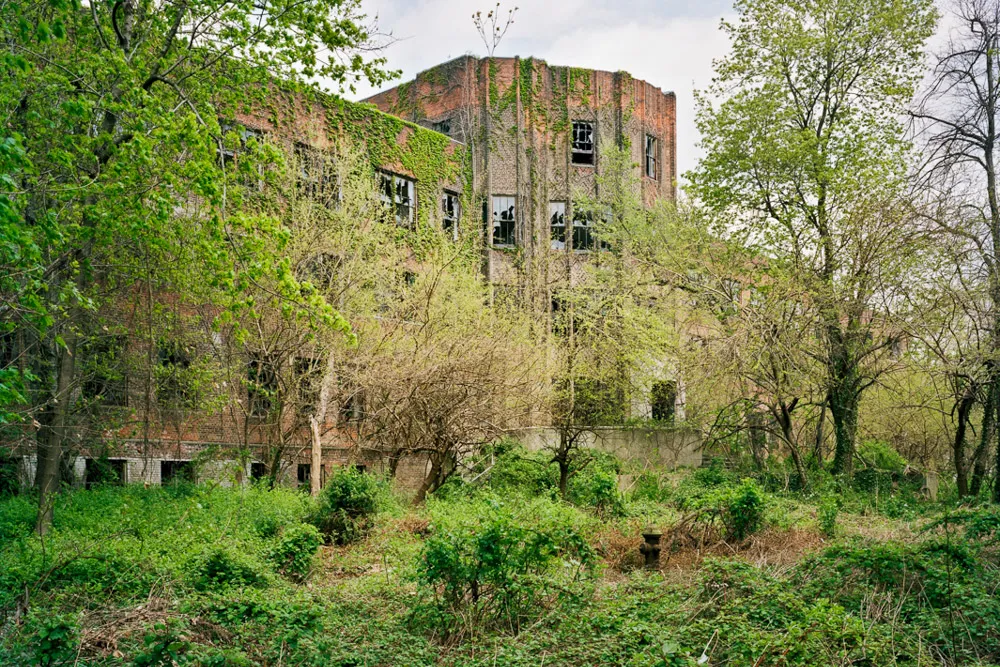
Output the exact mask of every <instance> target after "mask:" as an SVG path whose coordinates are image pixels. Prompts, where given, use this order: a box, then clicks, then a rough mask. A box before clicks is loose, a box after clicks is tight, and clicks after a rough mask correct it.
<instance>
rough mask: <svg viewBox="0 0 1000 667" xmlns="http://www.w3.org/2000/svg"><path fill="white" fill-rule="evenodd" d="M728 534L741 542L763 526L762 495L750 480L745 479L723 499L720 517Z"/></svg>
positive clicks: (755, 484)
mask: <svg viewBox="0 0 1000 667" xmlns="http://www.w3.org/2000/svg"><path fill="white" fill-rule="evenodd" d="M722 520H723V523H725V524H726V530H727V532H728V534H729V535H730V536H731V537H732V538H733V539H735V540H738V541H742V540H744V539H746V538H747V537H748V536H750V535H752V534H754V533H756V532H757V531H759V530H760V529H761V528H762V527H763V526H764V494H763V492H762V491H761V490H760V487H759V486H757V483H756V482H754V481H753V480H751V479H745V480H743V482H742V483H740V485H739V486H738V487H736V488H735V489H733V490H732V491H731V492H730V493H729V494H728V497H726V498H725V502H724V509H723V515H722Z"/></svg>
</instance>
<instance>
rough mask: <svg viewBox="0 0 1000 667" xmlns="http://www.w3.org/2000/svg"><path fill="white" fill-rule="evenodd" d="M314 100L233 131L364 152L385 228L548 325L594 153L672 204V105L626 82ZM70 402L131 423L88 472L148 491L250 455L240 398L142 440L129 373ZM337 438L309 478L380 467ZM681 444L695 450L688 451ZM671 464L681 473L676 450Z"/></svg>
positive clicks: (436, 82)
mask: <svg viewBox="0 0 1000 667" xmlns="http://www.w3.org/2000/svg"><path fill="white" fill-rule="evenodd" d="M318 101H319V103H315V100H314V103H310V104H306V103H303V101H302V100H300V99H296V100H293V101H292V102H291V104H290V105H286V107H285V108H286V109H287V111H286V112H285V113H284V117H283V118H281V119H275V118H274V111H273V110H269V111H268V112H267V113H260V114H255V113H246V114H241V115H240V117H239V118H238V119H237V120H238V121H239V123H240V125H241V126H242V130H241V132H242V133H243V134H244V136H251V135H253V136H260V137H264V136H266V137H267V138H268V140H269V141H273V142H276V143H278V144H280V145H281V146H282V147H283V148H284V150H285V151H286V152H288V153H290V154H294V155H296V156H297V158H298V159H299V160H300V162H301V163H302V164H303V165H308V164H310V162H318V161H321V157H322V155H323V153H324V151H326V150H327V149H329V148H331V147H332V146H334V145H335V144H336V143H337V142H338V141H339V140H341V139H343V138H347V139H349V140H351V141H354V142H356V143H359V144H361V145H363V147H364V153H365V155H367V156H368V158H369V159H370V162H371V167H372V169H373V170H375V172H376V175H377V177H376V181H377V184H378V187H379V189H380V193H381V198H382V201H383V202H384V203H385V205H386V206H387V207H389V208H391V209H392V210H393V212H394V215H395V217H396V220H397V222H398V223H400V224H401V225H403V226H409V227H424V228H435V229H437V230H438V231H439V232H440V233H441V234H442V235H444V236H445V237H450V238H452V239H455V240H458V239H459V238H464V239H469V238H471V239H475V242H476V243H477V244H479V246H480V247H481V249H482V255H483V270H484V273H485V275H486V276H487V277H488V280H489V282H490V283H491V284H492V285H493V286H494V294H495V295H496V298H511V299H517V300H518V301H519V302H520V303H521V304H522V305H524V306H526V307H528V308H530V309H532V310H533V311H535V312H536V313H537V314H538V315H539V316H548V315H549V311H550V309H551V308H552V304H553V302H554V296H555V295H556V293H557V292H558V290H559V289H562V288H565V287H566V286H571V285H572V284H573V282H574V277H575V276H576V275H577V273H578V272H579V271H580V270H581V267H582V266H583V265H584V264H585V263H586V262H587V261H588V256H590V255H591V254H592V253H594V252H599V251H600V248H599V243H598V241H597V240H596V238H595V236H594V234H593V224H594V221H593V217H592V215H587V214H584V213H582V212H580V211H577V210H575V206H574V202H575V201H576V200H577V199H579V198H580V197H587V196H589V197H596V196H598V195H599V194H600V193H599V192H598V188H599V182H600V179H599V175H600V174H601V169H602V164H601V159H602V158H601V149H602V146H605V145H616V146H619V147H628V148H629V149H630V151H631V154H632V158H633V162H634V164H635V165H636V169H637V170H638V171H639V174H638V176H639V177H640V182H641V188H642V193H641V194H642V198H643V201H644V202H645V203H646V204H650V205H651V204H653V203H654V202H656V201H659V200H672V199H674V197H675V187H676V185H675V181H676V151H675V143H676V137H675V131H676V130H675V128H676V122H675V109H676V107H675V98H674V95H673V94H672V93H664V92H663V91H661V90H659V89H657V88H655V87H654V86H652V85H651V84H649V83H646V82H644V81H640V80H636V79H633V78H632V77H631V76H629V75H628V74H627V73H624V72H603V71H594V70H584V69H577V68H571V67H556V66H550V65H548V64H546V63H545V62H542V61H539V60H536V59H532V58H527V59H522V58H496V59H477V58H474V57H471V56H465V57H462V58H458V59H455V60H452V61H450V62H447V63H444V64H442V65H440V66H438V67H435V68H433V69H430V70H427V71H425V72H422V73H420V74H419V75H418V76H417V77H416V79H415V80H414V81H412V82H408V83H404V84H402V85H399V86H396V87H395V88H392V89H390V90H387V91H384V92H382V93H379V94H377V95H375V96H373V97H371V98H369V99H368V100H366V101H365V102H367V103H369V104H354V103H349V102H344V101H342V100H334V99H330V98H325V97H319V98H318ZM223 157H224V158H227V159H228V158H229V157H232V156H223ZM299 187H301V188H304V189H305V190H306V191H308V192H309V193H310V195H311V196H314V197H315V198H316V199H317V200H318V201H319V203H320V204H321V205H330V206H334V205H336V200H337V191H336V189H337V184H336V182H335V181H333V180H329V179H325V178H324V177H323V176H322V175H320V174H318V173H310V171H309V169H308V168H303V170H302V174H301V178H300V182H299ZM212 335H213V334H211V333H210V332H209V328H208V327H207V326H206V327H205V338H206V342H205V344H204V346H203V347H204V349H205V350H208V351H210V350H211V345H210V344H209V342H207V339H208V338H210V337H211V336H212ZM158 354H159V356H160V359H161V360H162V361H163V363H172V364H179V363H182V362H183V360H180V359H178V358H175V357H176V356H177V354H176V351H172V350H169V349H168V350H165V351H160V352H159V353H158ZM255 363H256V364H257V365H255ZM247 370H248V373H251V374H256V376H257V378H258V380H260V378H262V377H265V375H266V371H265V369H264V368H263V367H262V366H261V365H260V362H259V361H257V362H255V361H254V360H253V359H248V360H247ZM666 386H668V391H667V392H666V393H667V395H666V396H665V397H664V396H660V397H658V398H655V397H654V400H653V405H652V407H651V409H652V410H653V411H654V413H655V411H656V410H657V409H659V410H660V412H661V413H664V412H669V413H670V414H673V411H674V405H673V403H678V406H679V407H682V404H683V397H682V395H678V394H677V391H676V385H673V383H667V385H666ZM670 386H672V387H673V389H669V387H670ZM81 392H84V393H86V392H90V393H99V394H100V395H101V397H102V400H103V403H104V404H105V405H106V406H107V407H108V409H117V410H119V411H120V412H121V413H122V414H131V415H133V417H132V418H131V419H128V418H125V419H123V420H122V424H123V426H122V428H121V429H120V430H119V431H117V432H116V435H115V440H116V442H117V443H118V449H117V450H116V451H115V452H114V453H113V454H111V455H110V456H108V457H107V460H106V462H103V463H102V465H109V466H111V467H112V468H113V471H112V472H113V473H114V476H115V477H117V478H118V479H119V480H120V481H122V482H128V483H134V482H140V483H142V482H144V483H152V484H157V483H161V482H162V481H166V480H168V479H170V478H175V477H178V476H183V475H187V474H189V473H190V470H191V469H192V466H191V463H190V462H191V461H192V459H194V458H195V457H196V456H197V455H198V454H199V452H203V451H205V450H206V449H208V448H214V449H216V450H219V451H223V452H224V451H225V450H226V449H229V448H237V447H242V448H243V449H244V450H247V449H249V450H250V451H251V452H252V451H254V448H255V447H259V446H260V441H259V438H258V436H255V430H254V428H253V427H254V424H253V419H254V415H253V405H254V400H255V399H254V397H253V396H250V395H247V396H245V397H244V399H245V400H246V404H247V405H249V406H251V409H250V411H249V412H245V413H244V414H242V415H238V414H236V413H234V412H233V411H227V410H225V409H224V408H220V409H219V410H217V411H216V412H213V413H211V414H206V413H197V414H194V413H191V414H184V415H183V416H182V417H180V418H177V417H176V416H174V417H173V418H172V417H171V416H170V415H166V416H164V414H165V413H166V412H167V411H160V413H158V415H157V417H156V418H155V419H152V420H151V419H150V418H149V416H148V415H146V419H145V423H146V427H145V430H144V431H143V432H142V433H140V432H139V429H137V428H135V427H129V426H128V424H130V423H131V424H135V423H138V422H139V421H141V420H139V419H136V418H135V417H134V415H135V414H136V413H138V412H141V411H142V410H143V404H142V402H141V401H140V400H138V395H137V393H136V390H135V387H134V385H133V384H131V383H130V378H128V377H125V378H122V379H118V380H115V381H104V382H102V381H100V379H98V381H96V382H89V383H85V385H84V386H83V387H81ZM671 392H672V393H671ZM146 405H148V403H147V404H146ZM647 407H648V406H647ZM150 421H152V422H153V427H152V428H150V427H149V423H150ZM539 426H544V425H542V424H540V425H539ZM345 428H346V429H350V425H349V423H348V424H347V425H346V427H345V425H344V424H341V425H340V426H338V427H334V428H326V429H324V430H323V435H322V448H321V460H322V462H321V466H322V468H323V469H324V470H325V468H326V467H327V466H330V465H344V464H348V463H351V464H355V465H365V466H368V465H375V466H378V465H380V462H379V461H371V460H363V459H361V458H359V457H358V455H357V452H356V451H352V448H351V439H350V438H348V437H345V434H344V430H345ZM616 438H617V440H616V441H618V442H621V441H622V438H621V437H620V436H616ZM27 440H29V439H28V438H26V439H25V442H23V443H21V447H19V448H18V449H19V452H17V453H18V454H19V456H17V457H16V460H18V461H20V462H21V463H20V464H19V465H20V466H21V469H22V473H21V474H22V477H23V479H24V482H25V483H30V482H31V480H32V477H33V470H34V459H33V454H32V453H31V452H32V448H31V447H30V444H29V443H28V442H27ZM307 443H308V436H307V435H306V436H305V437H304V438H303V442H302V446H301V447H299V448H298V449H297V450H295V451H294V452H293V453H292V454H291V455H290V456H289V457H288V460H287V461H286V464H287V465H286V467H285V469H284V470H283V471H282V474H281V478H282V479H283V480H285V481H287V482H289V483H295V482H296V481H298V482H299V483H300V484H307V483H308V482H309V479H310V475H311V474H312V473H313V470H312V468H311V466H313V465H315V462H316V460H317V459H316V458H315V457H313V456H311V454H310V451H309V448H308V445H307ZM683 447H685V448H687V449H690V450H692V451H693V447H691V446H689V443H685V444H684V445H683ZM627 448H628V447H626V449H627ZM78 451H79V456H75V457H73V458H72V459H71V460H69V461H68V462H67V467H69V468H71V469H72V470H73V472H74V474H75V476H76V478H77V479H78V481H79V482H81V483H84V482H88V481H95V480H96V479H98V478H99V477H100V475H101V474H103V473H102V472H101V471H100V470H98V468H97V462H96V459H95V458H94V456H95V454H94V452H93V451H92V450H88V449H87V447H86V445H85V444H82V445H81V447H80V448H79V450H78ZM671 460H672V461H674V462H678V461H680V460H684V461H686V462H688V463H690V461H688V460H687V459H684V457H683V456H681V457H680V458H675V459H671ZM424 465H425V464H424V462H423V461H422V460H413V461H410V462H408V463H406V464H404V465H402V466H401V467H400V468H399V470H398V472H397V476H398V477H399V478H401V479H402V480H403V481H404V483H407V482H410V483H412V482H413V481H415V480H417V479H419V478H420V477H421V476H422V475H423V469H424ZM226 466H229V468H230V469H232V462H231V461H227V460H226V459H225V456H224V455H223V456H221V457H219V459H218V460H216V461H213V462H210V463H208V464H202V467H201V470H202V474H203V475H215V476H219V475H222V474H223V469H224V468H226ZM241 466H245V468H240V469H239V470H238V471H237V477H239V476H240V475H246V476H258V475H261V474H263V465H262V464H260V463H255V462H246V463H243V464H241Z"/></svg>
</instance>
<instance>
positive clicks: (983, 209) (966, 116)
mask: <svg viewBox="0 0 1000 667" xmlns="http://www.w3.org/2000/svg"><path fill="white" fill-rule="evenodd" d="M952 11H953V13H954V17H955V18H956V19H957V20H956V21H955V29H954V31H953V32H952V36H951V39H950V40H949V42H948V44H947V46H946V47H945V48H944V49H943V50H942V51H941V53H940V54H938V56H937V58H936V64H935V67H934V72H933V82H932V84H931V86H930V88H929V90H928V91H927V95H926V97H925V98H924V100H923V103H922V104H921V106H920V107H919V108H918V109H917V110H916V111H915V112H914V116H915V117H916V118H917V120H918V121H921V122H923V123H924V124H925V125H924V128H923V129H924V130H925V134H924V139H925V141H926V145H927V149H928V150H927V157H928V159H927V165H926V166H927V169H926V171H925V175H926V177H927V181H926V183H927V184H929V185H932V186H939V185H942V184H944V185H945V187H944V188H939V190H944V191H947V192H948V193H950V194H952V195H955V196H957V197H960V198H961V204H962V205H960V206H957V207H953V208H952V209H951V214H950V215H936V216H933V220H934V221H935V222H936V223H937V224H938V225H939V226H940V228H941V229H943V230H945V231H947V232H948V233H950V234H951V235H953V236H954V238H956V239H959V240H961V241H962V242H964V244H965V246H966V248H967V249H968V250H969V251H971V252H970V253H969V254H968V255H963V256H962V265H961V267H960V268H961V270H962V271H963V273H964V274H965V275H966V277H967V278H969V279H970V280H973V281H980V282H982V284H983V285H984V286H985V290H986V292H987V295H988V302H989V308H988V310H989V315H988V317H989V329H990V330H989V336H988V338H987V340H986V341H984V346H983V349H982V351H981V353H980V354H979V355H978V356H980V357H981V361H982V363H983V365H984V369H985V392H984V393H985V398H984V399H983V403H984V405H983V415H982V426H981V429H980V447H979V451H978V452H977V454H976V455H975V456H974V457H973V465H974V471H973V482H972V487H974V488H978V485H979V481H980V480H981V478H982V476H983V474H984V473H985V469H986V458H987V457H988V455H989V449H990V448H992V449H993V450H994V451H995V452H997V453H998V454H1000V428H998V423H1000V264H998V258H997V254H996V253H997V249H998V248H1000V197H998V194H997V155H996V151H997V149H998V142H1000V51H998V47H1000V2H997V1H996V0H956V1H955V2H954V3H953V4H952ZM969 255H971V258H970V256H969ZM993 499H994V500H995V501H998V502H1000V467H998V468H997V474H996V477H995V480H994V485H993Z"/></svg>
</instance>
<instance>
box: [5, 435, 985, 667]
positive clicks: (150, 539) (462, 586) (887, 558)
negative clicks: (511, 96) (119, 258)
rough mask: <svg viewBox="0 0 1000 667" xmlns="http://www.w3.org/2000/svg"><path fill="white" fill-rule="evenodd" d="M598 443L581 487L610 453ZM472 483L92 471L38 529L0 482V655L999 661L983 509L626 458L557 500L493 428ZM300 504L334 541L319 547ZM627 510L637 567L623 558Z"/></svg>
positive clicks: (172, 659)
mask: <svg viewBox="0 0 1000 667" xmlns="http://www.w3.org/2000/svg"><path fill="white" fill-rule="evenodd" d="M602 459H603V462H601V461H597V462H595V463H593V464H591V465H593V472H592V474H591V475H590V479H591V480H597V481H596V482H593V484H594V486H593V487H591V484H592V482H586V483H584V480H585V479H587V477H586V475H587V473H588V472H589V469H590V466H588V467H587V468H585V469H583V470H581V471H579V473H578V474H577V478H578V479H579V480H580V484H581V485H582V488H591V489H593V488H598V489H600V488H602V484H603V481H600V480H602V479H603V477H604V476H610V478H611V479H614V480H615V481H616V482H617V481H618V476H617V474H616V473H614V472H611V470H612V467H617V468H618V469H619V470H622V471H623V472H624V471H626V470H627V468H628V467H627V466H626V465H624V464H622V463H621V462H617V461H614V460H610V459H608V458H607V457H602ZM473 478H474V479H475V481H472V482H471V483H470V482H468V481H467V482H465V483H463V484H458V483H455V482H452V483H449V484H448V485H446V486H445V487H443V488H442V489H441V490H440V491H439V492H437V493H435V494H432V495H431V496H430V497H429V498H428V501H427V503H426V504H425V505H424V506H421V507H413V506H411V505H409V504H407V503H399V502H397V501H396V500H394V498H393V496H392V495H391V493H390V492H389V490H388V488H387V487H385V485H384V483H383V482H381V481H379V480H378V479H376V478H374V477H372V476H370V475H367V474H365V473H361V472H358V471H357V470H354V469H350V468H345V469H343V470H342V471H339V472H338V473H337V474H336V475H334V476H333V477H332V479H331V480H330V486H329V487H327V488H328V489H335V491H330V492H329V493H326V494H325V495H324V497H321V498H319V499H313V498H311V497H309V496H307V495H305V494H303V493H301V492H298V491H292V490H288V489H283V488H281V487H278V488H274V489H268V488H267V487H266V485H260V486H250V487H245V488H238V487H236V488H225V487H220V486H216V485H203V486H195V485H191V484H184V483H181V484H176V485H173V486H169V487H161V488H152V489H144V488H141V487H137V486H127V487H119V486H103V487H98V488H95V489H92V490H88V491H83V490H80V491H76V492H74V493H72V494H69V495H67V496H66V497H65V498H64V503H65V506H64V507H62V508H61V509H60V511H59V512H57V513H56V522H55V524H54V526H53V530H52V531H51V532H50V533H49V534H48V535H47V536H46V537H44V538H40V537H38V536H37V535H36V534H35V533H34V532H33V530H32V529H33V519H34V507H33V505H32V503H31V502H29V501H28V500H26V499H25V498H23V497H18V496H15V497H9V498H6V499H4V500H2V501H0V614H2V616H3V625H2V627H3V631H2V634H0V663H2V664H4V665H12V666H16V665H36V664H42V665H70V664H88V665H109V666H110V665H251V664H277V663H278V662H279V661H281V662H282V663H283V664H370V665H396V664H412V665H441V664H444V665H484V666H485V665H492V664H494V663H496V664H508V665H525V666H528V665H537V664H538V663H539V656H541V655H545V663H546V664H551V665H580V664H614V665H650V666H652V665H694V664H705V663H707V664H709V665H744V664H746V665H750V664H788V665H819V664H824V665H825V664H833V665H848V664H876V665H884V664H897V665H919V664H947V665H952V664H953V665H958V664H970V665H971V664H976V665H992V664H1000V626H998V625H997V622H996V619H997V618H1000V603H998V602H997V600H996V596H995V594H994V590H995V588H996V587H997V585H998V584H1000V578H998V576H1000V569H998V567H1000V551H998V549H997V545H998V539H997V535H998V534H1000V518H998V516H997V512H996V511H995V508H993V507H992V506H983V507H977V506H965V507H961V508H956V506H955V499H956V495H955V493H956V492H955V489H954V488H953V487H951V486H950V485H949V486H947V487H946V488H944V489H942V496H943V498H942V500H940V501H939V502H930V501H928V500H925V499H920V498H919V497H918V496H916V495H912V496H911V495H910V494H909V492H908V491H906V490H905V489H904V490H899V489H896V490H891V489H890V490H889V491H888V492H887V493H888V497H887V498H885V499H883V501H882V502H884V503H888V504H890V505H891V504H892V503H896V504H902V505H906V506H907V507H909V508H910V515H911V516H920V517H923V518H920V519H917V520H910V519H900V518H891V517H890V516H888V515H887V514H893V513H892V512H888V513H887V512H885V511H883V510H884V506H883V505H879V506H878V507H876V505H875V504H874V503H872V502H869V503H862V502H859V501H858V499H859V498H862V497H865V496H867V495H869V494H870V493H871V492H870V491H866V490H865V489H863V488H860V487H857V488H852V489H844V490H843V493H842V494H841V495H842V496H843V497H844V498H847V500H846V501H844V502H842V503H838V502H835V501H834V500H833V498H834V496H832V495H830V494H829V493H828V492H814V491H792V492H789V491H784V490H783V489H780V488H778V489H776V490H774V491H770V492H769V491H766V490H765V489H766V488H768V482H767V479H766V475H761V474H759V473H754V472H753V471H752V470H750V469H746V470H730V469H728V468H726V467H724V466H722V465H719V464H716V465H713V466H710V467H706V468H703V469H700V470H696V471H688V472H681V473H668V472H665V471H657V470H646V471H645V473H644V474H643V475H640V476H637V477H636V480H638V481H637V482H636V483H635V484H634V485H633V486H632V488H631V490H630V491H629V492H628V493H626V494H618V501H617V502H618V503H619V508H618V510H617V511H616V512H613V513H609V512H607V511H606V510H605V508H604V507H602V505H601V504H600V503H598V502H594V500H593V498H594V497H595V494H594V492H593V490H591V491H588V492H581V493H579V494H578V495H576V496H575V500H574V501H573V502H567V501H564V500H562V499H561V498H560V497H559V494H558V491H557V479H556V474H555V466H554V465H553V464H551V463H546V462H545V461H544V459H542V458H541V457H540V456H539V455H537V454H531V453H529V452H526V451H525V450H523V449H522V448H520V447H518V446H516V445H515V444H514V443H507V444H505V445H504V448H503V451H501V452H500V453H499V456H497V457H496V458H495V459H494V464H493V467H492V469H491V472H489V473H487V474H484V475H479V476H478V477H476V476H472V477H470V478H469V479H470V480H471V479H473ZM597 495H599V494H597ZM852 499H853V500H852ZM838 505H839V506H838ZM334 507H336V508H338V510H340V511H339V512H337V513H333V514H331V511H330V510H331V508H334ZM404 508H405V509H404ZM692 514H696V515H698V516H699V517H701V518H700V519H698V520H697V521H692V520H690V518H689V517H690V516H691V515H692ZM323 516H327V517H329V516H337V517H339V518H338V519H337V521H336V522H335V523H336V524H337V525H338V526H339V527H338V528H337V529H336V531H334V533H333V535H335V536H343V537H346V536H347V535H350V540H347V539H342V538H337V537H335V538H334V539H335V541H337V542H338V543H339V544H335V545H332V546H320V543H321V541H322V538H321V534H320V532H319V530H318V529H317V528H316V527H315V526H314V525H313V524H312V523H310V522H311V521H316V519H317V517H323ZM348 518H350V519H351V521H348V520H347V519H348ZM348 525H350V526H352V527H350V528H346V527H345V526H348ZM647 526H654V527H658V528H660V529H661V530H663V531H664V532H665V537H664V540H663V547H664V553H663V554H662V556H661V560H660V564H661V568H662V569H661V570H660V571H659V572H643V571H642V570H641V557H640V554H639V548H638V547H639V544H640V543H641V537H640V533H641V532H643V531H644V530H645V529H646V527H647ZM702 655H704V656H706V658H705V659H704V662H703V663H699V662H698V660H699V658H701V656H702Z"/></svg>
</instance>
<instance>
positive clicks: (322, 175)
mask: <svg viewBox="0 0 1000 667" xmlns="http://www.w3.org/2000/svg"><path fill="white" fill-rule="evenodd" d="M295 166H296V170H297V171H296V178H295V187H296V190H298V193H299V196H300V197H304V198H306V199H308V200H310V201H314V202H316V203H318V204H320V205H322V206H326V207H331V208H332V207H335V206H337V205H338V204H339V203H340V200H341V198H342V196H343V193H342V191H341V186H340V179H339V178H338V176H337V169H336V165H335V164H334V162H333V160H332V159H331V157H330V156H329V155H328V154H327V153H325V152H323V151H320V150H317V149H315V148H311V147H309V146H306V145H305V144H295Z"/></svg>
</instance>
